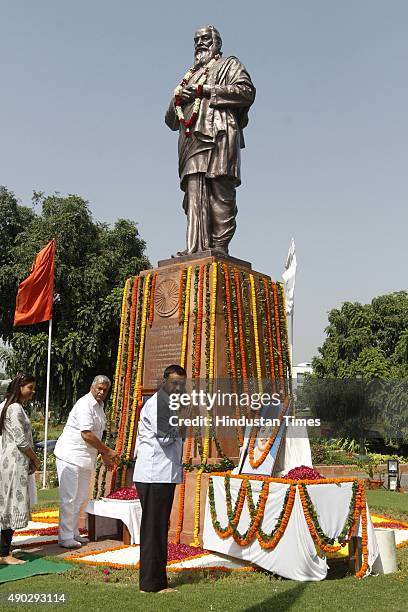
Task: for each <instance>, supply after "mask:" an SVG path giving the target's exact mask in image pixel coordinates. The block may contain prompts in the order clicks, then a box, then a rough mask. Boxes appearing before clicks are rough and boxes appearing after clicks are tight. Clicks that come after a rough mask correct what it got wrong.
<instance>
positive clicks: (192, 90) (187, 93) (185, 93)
mask: <svg viewBox="0 0 408 612" xmlns="http://www.w3.org/2000/svg"><path fill="white" fill-rule="evenodd" d="M196 97H197V85H188V86H187V87H184V89H182V91H181V93H180V99H181V101H182V102H184V103H185V104H186V103H187V102H190V101H191V100H194V99H195V98H196Z"/></svg>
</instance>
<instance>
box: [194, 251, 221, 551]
mask: <svg viewBox="0 0 408 612" xmlns="http://www.w3.org/2000/svg"><path fill="white" fill-rule="evenodd" d="M216 306H217V262H213V270H212V291H211V312H210V338H209V340H210V348H209V359H208V372H206V378H207V379H208V381H209V390H210V393H211V392H212V383H213V378H214V351H215V312H216ZM210 418H211V417H210ZM209 444H210V426H209V425H206V426H205V432H204V445H203V456H202V459H201V467H200V468H199V470H198V472H197V480H196V494H195V513H194V532H193V538H194V539H193V542H192V544H191V546H199V545H200V542H199V540H198V534H199V531H200V494H201V476H202V473H203V466H204V465H205V464H206V463H207V457H208V449H209Z"/></svg>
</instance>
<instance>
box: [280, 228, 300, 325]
mask: <svg viewBox="0 0 408 612" xmlns="http://www.w3.org/2000/svg"><path fill="white" fill-rule="evenodd" d="M296 266H297V262H296V253H295V240H294V238H292V240H291V242H290V247H289V252H288V257H287V259H286V265H285V271H284V273H283V274H282V278H283V282H284V283H285V298H286V314H287V315H290V314H292V311H293V306H294V303H295V279H296Z"/></svg>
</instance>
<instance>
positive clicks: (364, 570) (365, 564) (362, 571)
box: [356, 483, 369, 578]
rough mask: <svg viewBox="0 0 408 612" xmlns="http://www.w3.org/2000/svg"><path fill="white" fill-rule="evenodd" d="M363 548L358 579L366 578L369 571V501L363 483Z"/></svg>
mask: <svg viewBox="0 0 408 612" xmlns="http://www.w3.org/2000/svg"><path fill="white" fill-rule="evenodd" d="M360 503H361V548H362V553H363V562H362V565H361V569H360V570H359V571H358V572H357V573H356V576H357V578H364V576H366V574H367V571H368V569H369V568H368V534H367V501H366V494H365V489H364V485H363V483H361V501H360Z"/></svg>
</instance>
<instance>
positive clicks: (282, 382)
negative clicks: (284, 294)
mask: <svg viewBox="0 0 408 612" xmlns="http://www.w3.org/2000/svg"><path fill="white" fill-rule="evenodd" d="M272 291H273V303H274V315H275V326H276V343H277V350H278V367H279V384H280V389H279V390H280V391H281V392H284V391H285V375H284V370H283V357H282V344H281V331H280V322H279V303H278V294H277V289H276V283H272Z"/></svg>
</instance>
